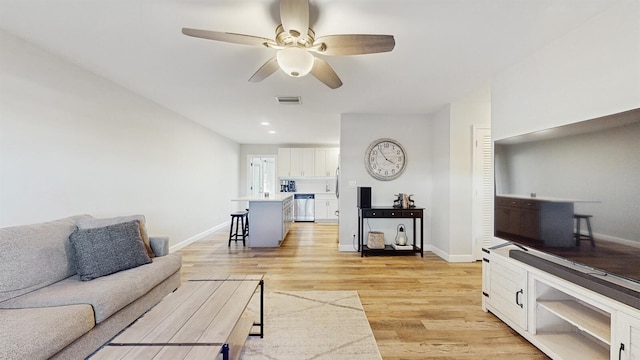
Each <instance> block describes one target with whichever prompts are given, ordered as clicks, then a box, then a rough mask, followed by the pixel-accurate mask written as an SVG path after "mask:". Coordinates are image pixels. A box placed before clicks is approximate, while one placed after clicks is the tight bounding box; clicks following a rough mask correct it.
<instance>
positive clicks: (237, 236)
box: [229, 211, 249, 246]
mask: <svg viewBox="0 0 640 360" xmlns="http://www.w3.org/2000/svg"><path fill="white" fill-rule="evenodd" d="M246 219H247V212H246V211H236V212H234V213H231V227H230V228H229V246H231V241H232V240H233V241H235V242H236V244H237V243H238V240H242V246H245V245H246V243H245V239H246V238H247V236H248V235H249V234H248V226H247V225H245V224H246V221H245V220H246ZM234 223H235V232H234Z"/></svg>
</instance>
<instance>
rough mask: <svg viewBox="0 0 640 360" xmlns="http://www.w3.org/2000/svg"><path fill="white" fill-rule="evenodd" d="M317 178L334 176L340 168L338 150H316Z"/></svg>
mask: <svg viewBox="0 0 640 360" xmlns="http://www.w3.org/2000/svg"><path fill="white" fill-rule="evenodd" d="M315 150H316V151H315V158H316V159H315V160H316V165H315V172H314V174H315V176H334V175H335V174H336V169H337V168H338V156H339V154H340V149H338V148H318V149H315Z"/></svg>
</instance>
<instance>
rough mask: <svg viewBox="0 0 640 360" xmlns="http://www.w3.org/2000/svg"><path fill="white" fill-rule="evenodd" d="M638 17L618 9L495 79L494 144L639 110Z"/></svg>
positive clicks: (631, 8)
mask: <svg viewBox="0 0 640 360" xmlns="http://www.w3.org/2000/svg"><path fill="white" fill-rule="evenodd" d="M638 14H640V2H638V1H628V2H624V3H622V4H620V3H618V4H616V5H615V6H612V7H611V8H610V9H608V10H607V11H605V12H603V13H601V14H599V15H598V16H596V17H594V18H593V19H591V21H589V22H587V23H585V24H583V26H581V27H578V28H576V29H574V30H573V31H571V32H570V33H568V34H567V35H566V36H564V37H562V38H559V39H557V40H556V41H554V42H553V43H551V44H549V45H548V46H546V47H545V48H543V49H541V50H540V51H537V52H536V53H535V54H533V55H532V56H530V57H528V58H527V59H524V60H523V61H521V62H520V63H518V64H516V65H514V66H512V67H511V68H510V69H508V70H507V71H505V72H503V73H502V74H500V75H499V76H497V77H496V78H495V79H494V81H493V84H492V95H491V101H492V108H491V111H492V135H493V139H494V140H498V139H502V138H505V137H508V136H512V135H518V134H524V133H528V132H531V131H536V130H540V129H546V128H549V127H554V126H557V125H564V124H569V123H573V122H577V121H581V120H587V119H592V118H597V117H600V116H603V115H608V114H613V113H618V112H622V111H625V110H630V109H634V108H637V107H640V20H639V18H638Z"/></svg>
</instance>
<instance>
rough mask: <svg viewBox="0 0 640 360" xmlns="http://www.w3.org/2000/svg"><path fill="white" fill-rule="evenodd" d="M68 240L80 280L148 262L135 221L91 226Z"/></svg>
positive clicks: (79, 230) (80, 230) (72, 235)
mask: <svg viewBox="0 0 640 360" xmlns="http://www.w3.org/2000/svg"><path fill="white" fill-rule="evenodd" d="M69 240H70V242H71V247H72V249H73V252H74V255H75V262H76V271H77V272H78V275H80V279H81V280H83V281H87V280H92V279H95V278H98V277H101V276H105V275H109V274H113V273H115V272H118V271H122V270H126V269H131V268H134V267H137V266H140V265H144V264H148V263H150V262H151V259H150V258H149V255H147V251H146V250H145V247H144V243H143V242H142V237H141V236H140V227H139V225H138V221H135V220H134V221H128V222H124V223H120V224H114V225H108V226H104V227H99V228H93V229H76V231H75V232H74V233H73V234H71V236H69Z"/></svg>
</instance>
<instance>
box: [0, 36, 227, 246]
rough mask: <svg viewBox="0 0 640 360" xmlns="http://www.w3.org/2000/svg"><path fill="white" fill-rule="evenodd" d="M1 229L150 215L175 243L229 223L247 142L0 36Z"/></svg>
mask: <svg viewBox="0 0 640 360" xmlns="http://www.w3.org/2000/svg"><path fill="white" fill-rule="evenodd" d="M0 48H2V51H1V52H0V226H3V227H4V226H13V225H19V224H27V223H34V222H41V221H47V220H53V219H57V218H61V217H65V216H69V215H73V214H80V213H89V214H92V215H94V216H98V217H107V216H117V215H127V214H137V213H141V214H144V215H145V216H146V217H147V222H148V228H149V232H150V234H152V235H168V236H170V238H171V245H176V244H177V243H179V242H182V241H185V240H188V239H193V238H194V237H196V236H198V234H202V233H205V232H207V231H210V230H211V229H212V228H215V227H217V226H221V225H223V224H224V223H226V222H228V217H229V210H230V207H231V202H230V198H231V197H233V196H235V195H237V193H238V174H239V169H238V158H239V145H238V144H236V143H235V142H233V141H231V140H228V139H226V138H223V137H221V136H219V135H217V134H215V133H213V132H211V131H208V130H206V129H204V128H203V127H200V126H199V125H196V124H194V123H193V122H190V121H188V120H186V119H185V118H183V117H181V116H179V115H177V114H175V113H173V112H171V111H169V110H167V109H165V108H162V107H160V106H158V105H157V104H155V103H153V102H151V101H149V100H147V99H145V98H142V97H140V96H138V95H136V94H133V93H132V92H130V91H128V90H126V89H124V88H122V87H120V86H119V85H116V84H114V83H112V82H110V81H108V80H106V79H104V78H101V77H99V76H96V75H94V74H92V73H90V72H87V71H85V70H83V69H81V68H80V67H78V66H75V65H73V64H71V63H69V62H67V61H65V60H62V59H60V58H58V57H55V56H52V55H51V54H49V53H46V52H44V51H43V50H41V49H39V48H36V47H33V46H31V45H29V44H27V43H26V42H24V41H22V40H20V39H17V38H15V37H13V36H11V35H8V34H6V33H4V32H0Z"/></svg>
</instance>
